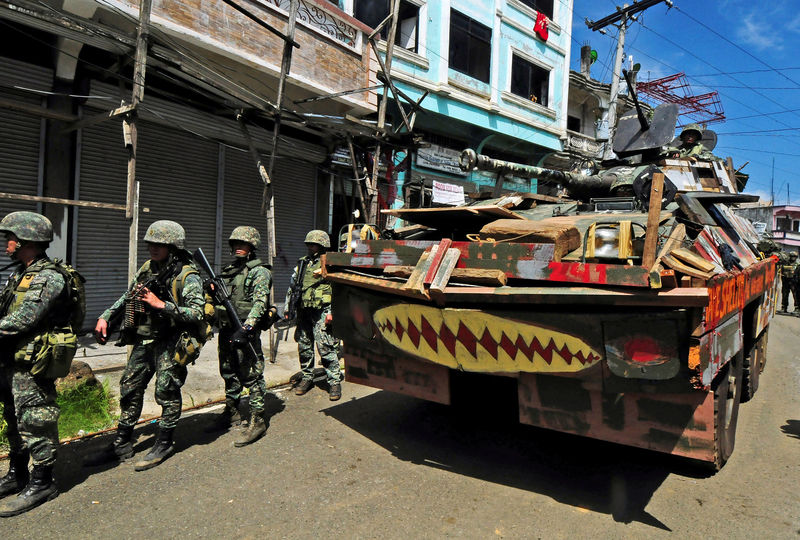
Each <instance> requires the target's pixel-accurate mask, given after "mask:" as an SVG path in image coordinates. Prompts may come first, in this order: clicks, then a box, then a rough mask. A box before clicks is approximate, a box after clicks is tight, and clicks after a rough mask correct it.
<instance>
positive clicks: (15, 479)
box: [0, 451, 30, 497]
mask: <svg viewBox="0 0 800 540" xmlns="http://www.w3.org/2000/svg"><path fill="white" fill-rule="evenodd" d="M29 457H30V456H29V454H28V452H26V451H23V452H20V453H12V454H9V456H8V472H7V473H6V475H5V476H4V477H3V478H0V497H5V496H6V495H12V494H14V493H19V492H20V491H22V490H23V488H24V487H25V486H26V485H27V484H28V480H29V478H30V475H29V474H28V458H29Z"/></svg>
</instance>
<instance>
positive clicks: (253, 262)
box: [212, 226, 272, 446]
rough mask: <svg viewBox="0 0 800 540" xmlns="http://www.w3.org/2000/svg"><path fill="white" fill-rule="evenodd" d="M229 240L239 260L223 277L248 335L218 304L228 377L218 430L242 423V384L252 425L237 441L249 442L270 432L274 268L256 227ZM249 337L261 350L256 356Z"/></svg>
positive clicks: (240, 443)
mask: <svg viewBox="0 0 800 540" xmlns="http://www.w3.org/2000/svg"><path fill="white" fill-rule="evenodd" d="M228 243H229V244H230V247H231V254H232V255H233V256H234V260H233V262H232V263H231V264H229V265H228V266H226V267H225V268H224V269H223V270H222V272H221V273H220V276H219V277H220V278H221V279H222V280H223V281H224V282H225V286H226V287H227V288H228V291H229V292H230V295H231V303H232V304H233V307H234V308H236V313H235V314H233V316H235V317H238V318H239V320H240V321H242V327H243V328H244V335H239V331H238V330H236V331H234V330H233V328H232V326H231V323H230V320H229V319H228V317H229V316H230V314H228V313H226V311H225V308H224V307H223V306H221V305H215V306H214V310H215V312H216V319H217V323H218V324H219V328H220V332H219V344H218V347H219V349H218V350H219V374H220V375H221V376H222V379H223V380H224V381H225V409H224V410H223V411H222V413H221V414H220V416H219V417H218V418H217V419H216V420H215V423H214V425H213V426H212V429H217V430H221V429H227V428H228V427H230V426H231V424H239V423H241V420H242V418H241V416H240V414H239V399H240V397H241V395H242V388H243V387H244V388H247V389H248V391H249V394H250V423H249V425H248V427H247V429H246V430H245V431H244V432H243V433H242V434H241V436H240V437H239V438H238V439H237V440H236V441H235V442H234V443H233V444H234V446H245V445H248V444H250V443H252V442H254V441H256V440H258V439H259V438H260V437H261V436H262V435H264V433H266V431H267V426H266V422H265V420H264V396H265V395H266V393H267V385H266V383H265V382H264V355H263V353H262V351H261V341H260V339H259V338H258V334H260V333H261V329H262V328H263V326H262V325H263V324H264V322H265V321H266V319H267V318H268V317H269V314H270V303H269V291H270V287H271V286H272V273H271V272H270V270H269V266H268V265H267V264H265V263H263V262H262V261H261V259H259V258H257V257H256V254H255V251H256V250H257V249H258V248H259V247H260V245H261V235H260V234H259V232H258V230H257V229H256V228H255V227H246V226H242V227H236V228H235V229H233V232H231V235H230V238H228ZM247 341H249V342H250V343H251V344H252V345H253V349H255V351H256V353H257V354H258V357H257V358H253V354H252V352H251V351H250V349H249V347H244V346H243V345H246V344H247Z"/></svg>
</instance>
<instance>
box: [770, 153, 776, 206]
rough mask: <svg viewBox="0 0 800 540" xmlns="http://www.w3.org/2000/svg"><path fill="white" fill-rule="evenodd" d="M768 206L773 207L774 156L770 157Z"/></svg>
mask: <svg viewBox="0 0 800 540" xmlns="http://www.w3.org/2000/svg"><path fill="white" fill-rule="evenodd" d="M769 205H770V206H774V205H775V156H772V179H771V180H770V182H769Z"/></svg>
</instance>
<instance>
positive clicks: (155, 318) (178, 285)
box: [136, 260, 199, 339]
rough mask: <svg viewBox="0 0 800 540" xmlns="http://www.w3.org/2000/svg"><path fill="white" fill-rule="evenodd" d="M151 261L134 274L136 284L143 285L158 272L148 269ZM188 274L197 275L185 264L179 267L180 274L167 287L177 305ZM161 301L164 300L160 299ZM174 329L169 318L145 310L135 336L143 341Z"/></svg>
mask: <svg viewBox="0 0 800 540" xmlns="http://www.w3.org/2000/svg"><path fill="white" fill-rule="evenodd" d="M150 262H151V261H149V260H148V261H146V262H145V263H144V264H143V265H142V267H141V268H140V269H139V272H137V274H136V282H137V283H144V282H145V281H147V280H149V279H151V278H154V277H156V276H157V275H158V272H154V271H153V270H152V268H151V267H150ZM189 274H199V272H198V271H197V269H196V268H195V267H194V266H192V265H190V264H186V265H183V266H181V270H180V272H178V274H177V275H175V276H173V277H171V278H170V280H169V284H167V287H168V288H169V290H170V291H171V293H172V297H173V300H174V301H175V302H176V303H177V302H180V300H179V299H180V298H181V295H182V294H183V284H184V283H185V282H186V277H187V276H188V275H189ZM162 300H164V299H163V298H162ZM174 328H175V321H174V320H173V319H172V318H171V317H167V316H166V315H163V314H161V312H154V311H152V310H146V311H145V313H144V314H143V316H142V317H141V318H140V319H139V321H137V324H136V335H137V336H139V337H141V338H143V339H155V338H156V337H158V336H159V335H162V334H164V333H165V332H170V331H172V330H173V329H174Z"/></svg>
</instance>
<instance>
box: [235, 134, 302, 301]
mask: <svg viewBox="0 0 800 540" xmlns="http://www.w3.org/2000/svg"><path fill="white" fill-rule="evenodd" d="M265 159H266V158H265ZM273 176H274V179H273V182H274V196H275V228H276V237H275V238H276V251H277V255H276V257H275V259H274V260H273V269H272V273H273V285H274V290H275V299H273V303H275V304H278V305H279V306H280V307H281V309H282V304H283V299H284V295H285V294H286V290H287V289H288V288H289V280H290V279H291V277H292V270H293V269H294V265H295V263H296V262H297V259H299V258H300V257H302V256H303V255H305V254H306V247H305V244H304V243H303V240H304V239H305V235H306V233H307V232H308V231H309V230H311V229H313V228H314V197H315V189H314V187H315V184H316V181H317V180H316V166H315V165H313V164H311V163H308V162H305V161H301V160H297V159H289V158H279V159H278V160H277V161H276V162H275V171H274V175H273ZM261 186H262V184H261V179H260V178H259V176H258V173H257V172H256V168H255V165H254V163H253V160H252V158H251V157H250V154H249V153H247V152H240V151H237V150H235V149H231V148H226V149H225V195H224V205H223V220H222V221H223V232H222V234H223V235H224V236H223V237H224V239H225V240H226V242H225V243H224V244H223V250H222V252H223V259H227V258H228V257H229V256H228V251H227V238H228V235H229V234H230V232H231V231H232V230H233V228H234V227H236V226H238V225H252V226H254V227H256V228H257V229H258V230H259V232H261V236H262V238H263V239H264V240H265V241H266V218H265V217H264V216H262V215H261ZM262 251H264V250H263V249H262Z"/></svg>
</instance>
